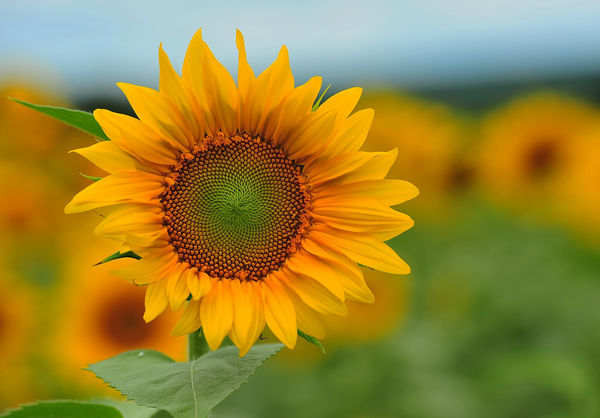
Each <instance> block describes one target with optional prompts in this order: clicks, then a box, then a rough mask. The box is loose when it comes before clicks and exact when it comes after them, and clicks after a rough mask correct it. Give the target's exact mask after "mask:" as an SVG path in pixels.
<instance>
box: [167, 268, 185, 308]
mask: <svg viewBox="0 0 600 418" xmlns="http://www.w3.org/2000/svg"><path fill="white" fill-rule="evenodd" d="M188 270H190V268H189V266H188V265H187V264H185V263H178V264H177V266H176V267H175V269H174V270H173V272H171V274H170V275H168V276H167V277H166V278H164V279H163V280H161V281H163V282H166V283H167V285H166V288H165V290H166V295H167V300H168V301H169V306H170V307H171V309H172V310H174V311H176V310H177V309H179V307H180V306H181V305H182V304H183V302H185V300H186V299H187V297H188V296H189V294H190V291H189V289H188V286H187V278H186V274H185V273H186V272H187V271H188Z"/></svg>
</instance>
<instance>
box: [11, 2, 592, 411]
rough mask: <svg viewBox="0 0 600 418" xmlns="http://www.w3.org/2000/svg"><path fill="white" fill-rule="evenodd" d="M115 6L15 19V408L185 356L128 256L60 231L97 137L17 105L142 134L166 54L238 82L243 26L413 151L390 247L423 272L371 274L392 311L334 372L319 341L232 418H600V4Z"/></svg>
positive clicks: (277, 370)
mask: <svg viewBox="0 0 600 418" xmlns="http://www.w3.org/2000/svg"><path fill="white" fill-rule="evenodd" d="M144 4H145V3H144ZM118 6H119V5H118V3H116V2H107V3H105V4H104V3H102V4H101V3H100V2H90V4H89V5H86V6H83V5H78V4H77V3H75V2H71V1H63V2H57V3H56V4H54V5H49V4H48V3H46V2H35V1H27V2H23V4H18V5H17V4H14V5H10V6H8V5H5V6H3V7H6V10H5V13H4V14H3V17H2V20H3V22H2V23H3V25H1V26H2V29H0V30H1V31H2V36H0V39H1V40H0V63H2V65H1V66H0V174H1V175H0V202H1V203H0V249H1V251H0V370H2V377H3V378H2V379H1V380H0V411H2V410H4V409H5V408H10V407H14V406H16V405H17V404H19V403H24V402H30V401H33V400H37V399H51V398H90V397H103V396H112V397H114V396H118V395H117V394H116V393H114V392H112V391H110V390H109V389H105V388H104V387H103V385H102V383H101V382H100V381H99V380H98V379H96V378H94V377H93V375H92V374H91V373H89V372H87V371H84V370H81V368H83V367H85V366H86V365H87V364H89V363H92V362H96V361H99V360H102V359H105V358H107V357H110V356H112V355H115V354H117V353H118V352H121V351H124V350H127V349H132V348H154V349H159V350H162V351H164V352H166V353H167V354H169V355H171V356H173V357H175V358H177V359H184V358H185V339H182V338H173V337H171V336H170V328H171V327H172V326H173V324H174V320H175V318H173V317H172V316H169V315H164V316H162V317H160V318H159V319H158V320H156V321H154V322H152V323H151V324H150V325H146V324H145V323H144V322H143V320H142V312H143V299H144V294H143V293H144V292H143V289H140V288H135V287H133V286H130V285H128V284H126V283H124V282H123V281H122V280H120V279H118V278H116V277H114V276H112V275H111V273H110V270H112V269H114V266H112V267H111V266H99V267H93V268H92V267H91V266H92V265H93V264H94V263H96V262H97V261H99V260H100V259H102V258H104V256H106V255H108V254H109V253H111V252H113V251H114V249H113V248H112V245H111V243H109V242H105V241H103V240H102V239H101V238H98V237H95V236H93V234H92V231H93V226H94V225H95V224H96V223H97V221H98V215H96V214H93V213H92V214H87V215H72V216H69V217H67V216H65V215H64V214H63V207H64V205H65V204H66V203H67V202H68V201H69V200H70V197H71V196H72V195H73V194H74V193H75V192H77V191H78V190H80V189H81V188H83V187H84V186H85V185H86V184H88V183H89V180H87V179H85V178H84V177H83V176H80V175H79V174H78V171H81V172H83V173H86V174H91V175H94V174H95V171H94V168H93V167H90V166H89V165H88V164H87V163H86V162H84V161H83V160H82V159H80V158H78V157H77V156H74V155H72V154H71V155H69V154H68V151H69V150H71V149H74V148H79V147H83V146H86V145H89V144H91V143H92V142H93V140H92V139H91V138H89V137H86V136H85V135H83V134H80V133H78V132H76V131H74V130H71V129H69V128H66V127H64V126H61V125H60V124H59V123H57V122H54V121H52V120H50V119H49V118H47V117H45V116H42V115H39V114H35V113H34V112H32V111H30V110H28V109H26V108H24V107H21V106H20V105H18V104H16V103H13V102H11V101H9V100H7V99H5V97H6V96H11V97H16V98H19V99H23V100H27V101H31V102H35V103H41V104H55V105H65V106H70V107H77V108H83V109H86V110H91V109H94V108H97V107H103V108H108V109H111V110H114V111H121V112H125V113H131V109H130V108H129V106H128V105H127V104H126V102H125V100H124V98H122V97H120V96H119V95H118V94H117V89H116V87H113V86H114V84H113V83H114V82H116V81H133V82H135V83H139V84H147V85H151V86H154V85H156V82H157V76H156V74H157V73H158V70H157V63H156V59H155V53H156V48H157V46H158V41H160V40H162V39H165V40H168V41H169V42H167V44H166V47H167V50H169V48H171V47H172V48H173V49H174V51H175V56H176V57H177V56H178V55H179V58H181V56H182V53H183V49H184V48H185V46H186V45H187V41H188V39H189V37H190V36H191V34H192V33H193V31H194V30H195V29H196V28H197V27H199V26H202V27H203V28H204V31H205V33H207V38H208V42H209V44H210V45H211V46H212V47H213V50H214V51H215V54H216V55H217V57H219V58H221V57H223V61H224V62H225V64H226V65H227V66H228V68H230V70H231V71H232V72H235V70H236V68H235V64H234V63H235V57H236V56H235V55H234V43H233V40H234V38H233V36H234V32H233V30H234V28H235V27H240V28H241V29H242V30H243V31H244V33H245V34H246V42H247V44H248V46H249V50H248V51H249V57H250V63H251V64H253V65H255V69H256V70H258V71H260V70H262V69H263V68H264V67H265V66H266V65H267V62H268V60H270V59H272V58H274V56H275V54H276V50H277V47H278V45H279V44H281V43H286V44H287V45H288V46H289V47H290V50H291V51H290V53H291V57H292V69H293V70H294V71H295V74H296V75H297V84H298V83H300V82H302V81H303V80H305V79H306V78H308V76H309V75H312V74H313V73H316V74H322V75H325V81H326V84H327V83H329V82H331V83H332V88H331V90H330V91H329V92H328V94H327V95H330V94H332V93H333V92H336V91H339V90H341V89H343V88H345V87H348V86H350V85H355V84H362V85H365V91H364V95H363V99H362V101H361V103H360V104H359V108H364V107H373V108H374V109H375V114H376V116H375V121H374V123H373V127H372V129H371V133H370V136H369V138H368V140H367V144H366V145H365V149H368V150H387V149H390V148H393V147H397V148H398V150H399V157H398V162H397V163H396V165H395V166H394V168H393V169H392V173H391V176H392V177H397V178H402V179H406V180H410V181H412V182H413V183H414V184H416V185H417V186H418V187H419V188H420V189H421V195H420V196H419V197H418V198H416V199H415V200H414V201H412V202H409V203H407V204H404V205H401V206H400V207H399V208H398V209H399V210H402V211H403V212H406V213H408V214H410V215H411V216H412V217H413V218H414V219H415V222H416V225H415V227H414V228H413V229H411V230H409V231H408V232H406V233H404V234H403V235H402V236H400V237H398V238H396V239H394V240H393V241H392V242H391V245H392V246H393V247H394V248H395V249H396V250H397V251H398V253H399V254H400V255H401V256H402V257H403V258H404V259H405V260H406V261H407V262H408V263H409V264H410V265H411V267H412V269H413V272H412V274H411V275H410V276H407V277H403V276H402V277H401V276H392V275H383V274H377V273H374V272H373V273H371V274H369V275H368V277H367V280H368V282H369V284H370V285H371V286H372V288H373V290H374V293H375V295H376V302H375V303H374V304H373V305H358V304H355V305H352V306H351V307H350V311H349V314H348V317H346V318H340V319H330V320H328V322H327V330H328V337H327V339H326V340H325V341H324V345H325V347H326V348H327V351H328V352H327V355H322V354H321V353H320V352H319V350H318V349H317V348H316V347H314V346H311V345H309V344H307V343H305V342H300V343H299V346H298V347H297V349H296V350H294V351H289V350H288V351H285V352H283V353H282V354H280V355H278V356H277V357H276V358H274V359H272V360H270V361H269V362H268V363H267V365H266V366H264V367H262V368H260V369H259V370H258V372H257V374H256V375H255V376H254V377H253V378H252V379H251V380H250V382H249V383H248V384H247V385H245V386H243V387H242V388H241V389H240V390H239V391H237V392H235V393H234V394H233V395H232V396H231V397H230V398H228V399H227V400H226V401H224V402H223V403H222V404H221V405H219V406H218V407H217V409H216V410H215V411H214V414H213V415H214V416H215V417H306V416H310V417H357V418H358V417H410V418H413V417H414V418H429V417H431V418H438V417H439V418H445V417H461V418H462V417H492V418H495V417H498V418H500V417H502V418H504V417H515V418H516V417H527V418H533V417H544V418H555V417H556V418H558V417H574V418H575V417H577V418H579V417H598V416H600V350H599V349H598V348H599V347H600V307H599V306H600V304H599V302H598V301H599V295H600V277H599V273H600V239H599V233H600V216H598V214H599V212H600V211H599V209H600V54H598V53H597V45H598V41H599V40H600V30H599V29H598V27H597V24H596V23H597V19H598V18H599V17H600V8H598V7H597V6H596V5H595V3H593V2H581V4H579V3H578V7H576V8H574V7H571V5H570V4H568V3H567V2H556V1H553V2H530V3H528V4H527V5H518V4H517V3H516V2H503V3H502V4H496V3H495V2H491V3H489V4H486V5H481V4H479V3H475V2H469V1H465V2H459V3H456V4H453V5H452V6H450V5H448V4H446V3H443V2H435V1H434V2H424V3H423V4H421V5H420V6H416V5H409V4H402V3H400V2H393V3H392V2H374V4H372V5H371V4H370V3H368V2H365V3H359V2H354V3H353V2H350V3H347V2H344V3H337V2H318V3H315V2H308V3H307V4H306V5H303V6H298V5H294V6H291V5H280V6H279V7H273V3H270V2H258V3H256V4H253V5H247V4H245V3H241V2H232V4H230V5H225V4H224V5H221V6H216V5H210V6H209V5H204V6H202V5H196V6H184V5H182V4H180V3H174V5H173V7H171V8H166V7H165V6H164V5H159V4H158V3H154V4H153V3H150V4H149V5H145V6H143V5H142V3H137V2H132V3H131V4H129V3H128V4H127V5H123V6H122V8H119V7H118ZM142 6H143V7H142ZM133 12H136V13H133ZM206 14H208V15H210V18H207V17H206ZM492 18H493V19H492ZM492 20H493V22H492ZM400 23H402V24H400ZM348 25H349V26H350V27H351V28H353V30H348V28H347V27H346V26H348ZM163 37H164V38H163ZM213 40H214V42H212V41H213ZM253 57H254V58H253ZM253 59H254V60H253ZM365 62H366V63H367V64H365Z"/></svg>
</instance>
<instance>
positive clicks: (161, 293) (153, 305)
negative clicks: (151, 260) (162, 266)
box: [144, 280, 168, 322]
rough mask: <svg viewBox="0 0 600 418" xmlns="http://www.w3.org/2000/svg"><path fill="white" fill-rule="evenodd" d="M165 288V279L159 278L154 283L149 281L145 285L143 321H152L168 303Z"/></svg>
mask: <svg viewBox="0 0 600 418" xmlns="http://www.w3.org/2000/svg"><path fill="white" fill-rule="evenodd" d="M165 290H166V281H165V280H159V281H158V282H156V283H150V284H149V285H148V286H147V287H146V299H145V305H146V310H145V312H144V321H146V322H150V321H152V320H153V319H154V318H156V317H157V316H158V315H160V314H161V313H162V312H163V311H164V310H165V308H166V307H167V304H168V301H167V294H166V291H165Z"/></svg>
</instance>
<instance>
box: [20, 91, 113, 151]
mask: <svg viewBox="0 0 600 418" xmlns="http://www.w3.org/2000/svg"><path fill="white" fill-rule="evenodd" d="M10 99H11V100H14V101H15V102H17V103H20V104H22V105H24V106H27V107H30V108H31V109H33V110H37V111H38V112H41V113H43V114H45V115H48V116H51V117H53V118H54V119H58V120H59V121H61V122H62V123H65V124H67V125H69V126H72V127H74V128H77V129H79V130H81V131H83V132H85V133H86V134H90V135H92V136H93V137H94V138H96V139H97V140H99V141H110V139H109V138H108V137H107V136H106V134H105V133H104V131H103V130H102V128H101V127H100V125H99V124H98V122H96V119H94V115H92V114H91V113H88V112H84V111H81V110H75V109H67V108H64V107H57V106H45V105H36V104H33V103H29V102H25V101H23V100H19V99H14V98H12V97H10Z"/></svg>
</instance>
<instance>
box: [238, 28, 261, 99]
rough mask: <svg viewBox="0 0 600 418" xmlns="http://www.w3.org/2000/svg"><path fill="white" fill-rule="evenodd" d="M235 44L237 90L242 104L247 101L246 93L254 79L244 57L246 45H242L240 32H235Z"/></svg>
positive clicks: (242, 40)
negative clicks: (236, 53)
mask: <svg viewBox="0 0 600 418" xmlns="http://www.w3.org/2000/svg"><path fill="white" fill-rule="evenodd" d="M235 43H236V46H237V49H238V90H239V95H240V98H241V100H242V102H247V101H248V92H249V90H250V86H251V85H252V83H253V82H254V80H255V79H256V77H255V76H254V71H252V68H251V67H250V65H249V64H248V58H247V57H246V45H245V43H244V36H243V35H242V32H240V31H239V29H238V30H236V33H235Z"/></svg>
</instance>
